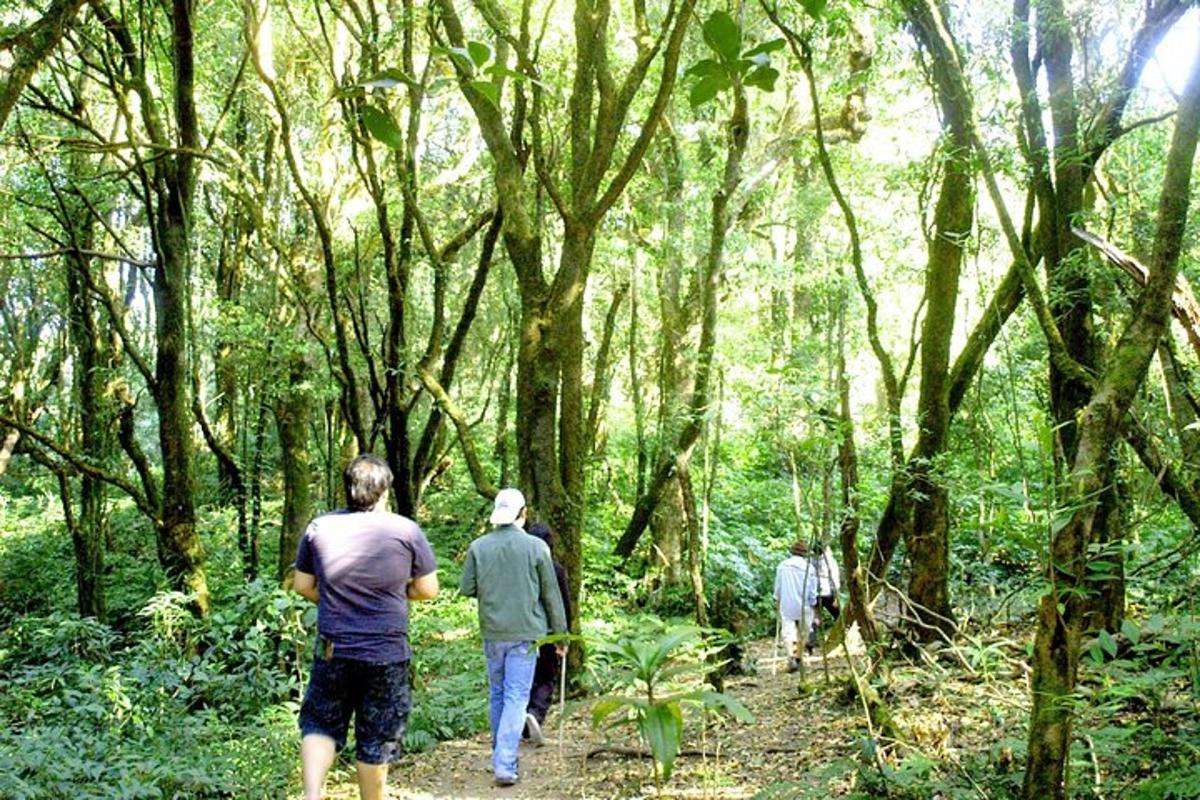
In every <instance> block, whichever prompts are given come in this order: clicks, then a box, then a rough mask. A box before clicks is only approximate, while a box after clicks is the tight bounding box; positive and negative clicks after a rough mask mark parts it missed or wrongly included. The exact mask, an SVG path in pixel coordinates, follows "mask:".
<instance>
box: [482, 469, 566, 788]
mask: <svg viewBox="0 0 1200 800" xmlns="http://www.w3.org/2000/svg"><path fill="white" fill-rule="evenodd" d="M525 518H526V510H525V496H524V495H523V494H521V492H520V491H519V490H517V489H501V490H500V491H499V492H497V493H496V501H495V504H494V506H493V508H492V515H491V518H490V519H491V523H492V524H493V525H495V526H496V527H495V528H494V529H493V530H492V531H491V532H490V533H487V534H485V535H483V536H481V537H479V538H478V539H476V540H475V541H474V542H472V543H471V546H470V548H469V549H468V550H467V558H466V561H465V562H464V563H463V574H462V583H461V585H460V586H459V591H460V592H461V593H462V594H464V595H466V596H467V597H475V598H477V599H478V600H479V630H480V633H481V634H482V636H483V653H484V656H485V657H486V658H487V669H488V682H489V684H490V686H491V705H490V718H491V723H492V771H493V773H494V774H495V779H496V785H498V786H512V785H513V784H514V783H516V782H517V779H518V778H519V774H518V770H517V750H518V748H519V746H520V743H521V730H522V729H523V728H524V726H525V707H526V705H527V704H528V702H529V687H530V686H531V685H532V683H533V672H534V666H535V664H536V663H537V652H538V651H537V648H536V647H534V642H535V641H537V640H538V639H540V638H542V637H543V636H545V635H546V633H547V631H552V632H554V633H566V632H567V618H566V614H564V613H563V602H562V597H561V595H560V594H559V590H558V581H557V580H556V579H555V577H554V562H553V560H552V559H551V557H550V548H549V547H547V546H546V543H545V542H543V541H542V540H541V539H538V538H536V537H533V536H528V535H526V533H525V531H524V526H525ZM558 651H559V655H560V656H561V655H565V654H566V651H567V647H566V644H560V645H559V646H558Z"/></svg>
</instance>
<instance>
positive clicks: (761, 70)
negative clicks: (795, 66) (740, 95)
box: [746, 67, 779, 92]
mask: <svg viewBox="0 0 1200 800" xmlns="http://www.w3.org/2000/svg"><path fill="white" fill-rule="evenodd" d="M778 79H779V70H777V69H775V68H774V67H758V68H756V69H755V70H754V71H753V72H751V73H750V74H749V75H747V76H746V85H747V86H753V87H754V88H756V89H762V90H763V91H764V92H773V91H775V81H776V80H778Z"/></svg>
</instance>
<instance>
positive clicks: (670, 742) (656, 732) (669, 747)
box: [639, 703, 683, 781]
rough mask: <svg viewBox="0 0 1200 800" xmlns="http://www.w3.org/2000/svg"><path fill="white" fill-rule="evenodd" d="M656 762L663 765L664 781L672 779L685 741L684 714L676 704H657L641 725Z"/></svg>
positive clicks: (651, 708) (652, 707)
mask: <svg viewBox="0 0 1200 800" xmlns="http://www.w3.org/2000/svg"><path fill="white" fill-rule="evenodd" d="M639 727H640V728H641V731H642V736H644V737H645V739H646V743H647V744H648V745H650V752H651V753H653V754H654V760H655V761H657V762H658V763H659V764H660V765H662V777H663V780H664V781H665V780H668V779H669V778H670V777H671V769H672V768H673V767H674V766H675V756H677V755H678V754H679V743H680V741H682V739H683V714H682V712H681V711H680V710H679V706H678V704H676V703H656V704H655V705H653V706H651V707H650V709H649V710H648V711H647V712H646V716H645V718H644V719H642V720H641V722H640V723H639Z"/></svg>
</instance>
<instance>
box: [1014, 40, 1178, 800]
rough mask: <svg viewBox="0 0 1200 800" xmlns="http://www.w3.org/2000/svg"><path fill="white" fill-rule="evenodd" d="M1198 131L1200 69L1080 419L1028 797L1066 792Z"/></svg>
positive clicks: (1046, 619)
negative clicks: (1142, 255) (1101, 552)
mask: <svg viewBox="0 0 1200 800" xmlns="http://www.w3.org/2000/svg"><path fill="white" fill-rule="evenodd" d="M1198 133H1200V63H1197V64H1194V65H1193V67H1192V72H1191V75H1190V76H1189V78H1188V83H1187V87H1186V89H1185V90H1184V95H1183V99H1182V100H1181V101H1180V104H1179V110H1178V114H1177V117H1176V123H1175V132H1174V135H1173V138H1172V141H1171V149H1170V152H1169V154H1168V157H1167V164H1166V170H1165V178H1164V180H1163V189H1162V194H1161V197H1160V200H1159V216H1158V226H1157V231H1156V234H1155V242H1154V255H1153V261H1152V263H1151V268H1150V270H1151V271H1150V278H1149V281H1148V282H1147V285H1146V287H1145V289H1143V290H1142V291H1141V293H1140V295H1139V297H1138V300H1137V303H1136V305H1135V307H1134V310H1133V313H1132V314H1131V318H1130V321H1129V323H1128V324H1127V326H1126V327H1125V330H1124V331H1123V333H1122V335H1121V338H1120V340H1119V341H1118V343H1117V346H1116V348H1115V349H1114V351H1113V354H1112V356H1111V357H1110V358H1109V359H1108V363H1107V365H1106V367H1105V369H1104V372H1103V373H1102V375H1101V377H1100V379H1099V381H1098V383H1097V384H1096V387H1095V391H1094V392H1093V393H1092V399H1091V401H1090V402H1089V403H1088V405H1087V407H1086V408H1085V409H1084V411H1083V413H1082V414H1081V416H1080V421H1079V427H1078V436H1077V438H1076V441H1077V448H1076V450H1075V457H1074V459H1073V461H1072V466H1071V474H1070V483H1069V496H1068V497H1067V501H1068V503H1069V504H1071V505H1073V506H1075V507H1076V508H1077V510H1076V511H1075V512H1074V514H1073V515H1072V517H1071V519H1070V521H1069V522H1068V523H1067V524H1066V525H1064V526H1063V527H1062V528H1061V529H1060V530H1059V531H1058V532H1057V533H1056V534H1055V535H1054V538H1053V540H1052V541H1051V545H1050V565H1049V568H1048V569H1049V572H1050V580H1051V588H1050V591H1048V592H1047V593H1046V594H1045V595H1044V596H1043V597H1042V599H1041V603H1040V605H1039V608H1038V624H1037V635H1036V639H1035V643H1034V655H1033V675H1032V694H1033V711H1032V712H1031V714H1030V722H1029V745H1028V757H1027V762H1026V770H1025V780H1024V787H1023V791H1024V797H1025V798H1026V799H1027V800H1043V798H1052V799H1053V800H1059V798H1065V797H1066V796H1067V795H1068V787H1067V779H1066V765H1067V759H1068V757H1069V751H1070V742H1071V705H1072V694H1073V693H1074V691H1075V678H1076V673H1077V670H1078V666H1079V642H1080V638H1081V634H1082V629H1083V621H1084V620H1083V618H1084V614H1085V613H1086V611H1087V604H1088V600H1087V597H1086V596H1085V593H1083V592H1081V591H1080V590H1082V589H1084V588H1086V586H1087V580H1088V566H1089V564H1088V561H1089V553H1088V547H1089V545H1090V544H1091V543H1093V542H1094V541H1095V540H1096V525H1095V523H1096V514H1097V505H1098V504H1097V502H1096V501H1095V500H1094V498H1095V497H1096V496H1097V495H1098V494H1099V493H1100V492H1103V491H1106V490H1107V489H1108V487H1109V485H1110V480H1111V473H1110V467H1111V464H1112V461H1111V457H1112V447H1113V443H1114V441H1115V439H1116V438H1117V436H1118V435H1119V433H1120V430H1121V427H1122V425H1123V424H1124V423H1125V415H1126V413H1127V411H1128V409H1129V406H1130V404H1131V403H1132V402H1133V398H1134V397H1135V396H1136V394H1137V391H1138V388H1139V387H1140V386H1141V383H1142V381H1143V379H1144V378H1145V374H1146V369H1147V367H1148V366H1149V363H1150V359H1151V357H1152V356H1153V354H1154V350H1155V348H1156V347H1157V345H1158V341H1159V337H1160V335H1161V334H1162V331H1163V330H1164V329H1165V328H1166V325H1167V322H1168V320H1169V314H1170V308H1171V305H1170V303H1171V295H1172V292H1173V291H1174V287H1175V276H1176V274H1177V272H1178V267H1179V252H1180V249H1181V246H1182V241H1183V232H1184V228H1185V226H1186V221H1187V208H1188V197H1189V192H1190V186H1191V176H1192V164H1193V160H1194V158H1195V153H1196V140H1197V135H1198Z"/></svg>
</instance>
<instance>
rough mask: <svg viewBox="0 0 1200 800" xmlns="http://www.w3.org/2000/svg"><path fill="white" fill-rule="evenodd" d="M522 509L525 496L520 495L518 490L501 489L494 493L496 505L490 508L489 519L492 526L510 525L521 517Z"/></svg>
mask: <svg viewBox="0 0 1200 800" xmlns="http://www.w3.org/2000/svg"><path fill="white" fill-rule="evenodd" d="M524 508H525V495H523V494H521V490H520V489H501V490H500V491H498V492H496V503H495V505H494V506H492V516H491V517H489V519H490V520H491V523H492V524H493V525H511V524H512V523H514V522H516V520H517V517H519V516H521V511H522V510H523V509H524Z"/></svg>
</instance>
